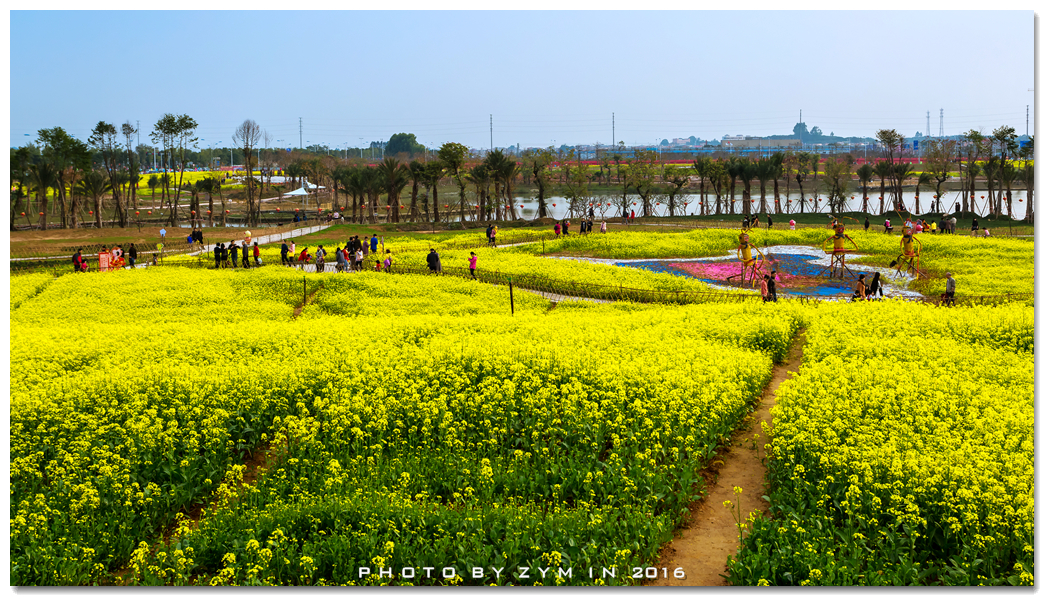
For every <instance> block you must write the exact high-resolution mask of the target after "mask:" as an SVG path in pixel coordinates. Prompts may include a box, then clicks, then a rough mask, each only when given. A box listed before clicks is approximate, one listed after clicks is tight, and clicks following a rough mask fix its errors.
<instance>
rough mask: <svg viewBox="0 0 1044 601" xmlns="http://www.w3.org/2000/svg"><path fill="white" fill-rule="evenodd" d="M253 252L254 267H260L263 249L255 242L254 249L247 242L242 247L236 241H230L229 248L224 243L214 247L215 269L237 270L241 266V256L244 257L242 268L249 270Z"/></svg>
mask: <svg viewBox="0 0 1044 601" xmlns="http://www.w3.org/2000/svg"><path fill="white" fill-rule="evenodd" d="M251 250H252V251H253V255H254V261H253V265H254V267H260V266H261V249H260V248H259V247H258V246H257V242H254V246H253V247H250V246H249V245H248V243H247V241H246V240H244V241H243V245H242V246H240V245H238V244H236V241H235V240H230V241H229V242H228V246H225V243H224V242H222V243H219V244H218V245H217V246H215V247H214V268H215V269H221V268H224V267H231V268H233V269H235V268H237V267H239V266H240V256H242V266H243V268H244V269H247V268H249V267H250V265H251V261H250V254H251Z"/></svg>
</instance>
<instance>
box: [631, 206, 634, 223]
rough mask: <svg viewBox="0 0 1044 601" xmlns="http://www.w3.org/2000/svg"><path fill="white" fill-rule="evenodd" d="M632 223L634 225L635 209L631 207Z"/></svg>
mask: <svg viewBox="0 0 1044 601" xmlns="http://www.w3.org/2000/svg"><path fill="white" fill-rule="evenodd" d="M631 225H634V209H631Z"/></svg>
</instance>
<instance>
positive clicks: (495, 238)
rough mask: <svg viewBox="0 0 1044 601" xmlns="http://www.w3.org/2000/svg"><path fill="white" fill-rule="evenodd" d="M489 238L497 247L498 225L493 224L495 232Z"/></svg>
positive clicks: (494, 246)
mask: <svg viewBox="0 0 1044 601" xmlns="http://www.w3.org/2000/svg"><path fill="white" fill-rule="evenodd" d="M489 240H490V242H492V243H493V248H496V247H497V226H496V225H494V226H493V232H492V235H491V236H490V238H489ZM439 271H442V270H441V269H440V270H439Z"/></svg>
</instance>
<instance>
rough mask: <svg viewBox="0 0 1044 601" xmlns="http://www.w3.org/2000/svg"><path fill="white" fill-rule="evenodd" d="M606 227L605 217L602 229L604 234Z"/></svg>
mask: <svg viewBox="0 0 1044 601" xmlns="http://www.w3.org/2000/svg"><path fill="white" fill-rule="evenodd" d="M606 229H607V228H606V225H605V220H604V219H603V220H602V227H601V231H602V233H603V234H604V233H605V231H606Z"/></svg>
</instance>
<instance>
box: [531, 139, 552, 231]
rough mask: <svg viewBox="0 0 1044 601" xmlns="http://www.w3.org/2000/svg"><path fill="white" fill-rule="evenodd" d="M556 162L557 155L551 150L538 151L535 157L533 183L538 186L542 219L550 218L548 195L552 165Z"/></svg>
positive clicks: (538, 204) (539, 213) (538, 214)
mask: <svg viewBox="0 0 1044 601" xmlns="http://www.w3.org/2000/svg"><path fill="white" fill-rule="evenodd" d="M554 160H555V155H554V154H553V153H552V152H551V149H550V148H548V149H546V150H538V151H537V152H536V154H534V155H533V163H532V165H531V168H532V170H533V181H534V182H535V183H536V185H537V216H539V217H540V218H541V219H543V218H545V217H547V216H548V214H547V195H548V194H550V193H551V186H552V184H551V174H550V167H551V163H553V162H554Z"/></svg>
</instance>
